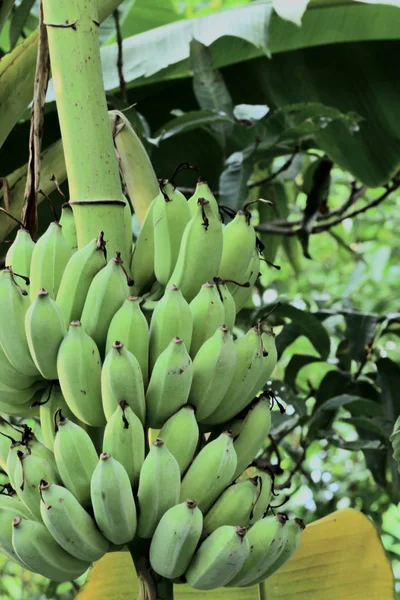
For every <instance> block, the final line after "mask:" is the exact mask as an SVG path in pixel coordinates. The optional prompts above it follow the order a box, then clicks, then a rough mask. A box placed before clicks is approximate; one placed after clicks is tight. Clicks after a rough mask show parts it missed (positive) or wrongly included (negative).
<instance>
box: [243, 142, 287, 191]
mask: <svg viewBox="0 0 400 600" xmlns="http://www.w3.org/2000/svg"><path fill="white" fill-rule="evenodd" d="M297 152H298V148H296V149H295V151H294V152H293V154H292V155H291V156H290V158H288V160H287V161H286V162H285V163H284V164H283V165H282V166H281V167H279V169H277V170H276V171H274V173H271V175H268V177H264V178H263V179H259V180H258V181H253V182H252V183H249V184H248V186H247V187H248V189H249V190H250V189H251V188H255V187H258V186H259V185H263V184H264V183H269V182H270V181H272V180H273V179H275V178H276V177H278V175H280V174H281V173H283V172H284V171H287V170H288V169H289V168H290V167H291V166H292V163H293V161H294V159H295V157H296V154H297Z"/></svg>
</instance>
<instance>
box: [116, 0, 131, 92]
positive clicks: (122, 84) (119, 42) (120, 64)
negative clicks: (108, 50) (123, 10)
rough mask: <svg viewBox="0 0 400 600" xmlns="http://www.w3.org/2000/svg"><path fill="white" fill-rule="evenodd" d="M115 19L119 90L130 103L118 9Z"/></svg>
mask: <svg viewBox="0 0 400 600" xmlns="http://www.w3.org/2000/svg"><path fill="white" fill-rule="evenodd" d="M113 17H114V21H115V30H116V33H117V46H118V58H117V69H118V78H119V89H120V91H121V98H122V100H123V101H124V102H126V103H127V102H128V95H127V93H126V82H125V79H124V72H123V50H122V41H123V38H122V32H121V26H120V23H119V11H118V8H117V9H116V10H114V12H113Z"/></svg>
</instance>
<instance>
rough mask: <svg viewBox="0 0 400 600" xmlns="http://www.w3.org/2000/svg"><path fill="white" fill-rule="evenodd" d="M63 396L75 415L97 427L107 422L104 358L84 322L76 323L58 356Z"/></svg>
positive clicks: (62, 344)
mask: <svg viewBox="0 0 400 600" xmlns="http://www.w3.org/2000/svg"><path fill="white" fill-rule="evenodd" d="M57 372H58V378H59V382H60V387H61V391H62V394H63V396H64V398H65V401H66V403H67V404H68V406H69V408H70V409H71V410H72V412H73V413H74V415H76V416H77V417H78V419H80V420H81V421H83V422H84V423H87V424H88V425H92V426H93V427H101V426H102V425H104V424H105V422H106V419H105V416H104V412H103V406H102V401H101V358H100V353H99V350H98V348H97V346H96V343H95V341H94V340H93V339H92V338H91V337H90V336H89V335H88V334H87V333H86V331H85V330H84V328H83V327H82V324H81V323H80V321H72V323H71V325H70V327H69V329H68V332H67V335H66V336H65V338H64V339H63V341H62V343H61V346H60V349H59V351H58V355H57Z"/></svg>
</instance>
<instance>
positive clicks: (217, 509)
mask: <svg viewBox="0 0 400 600" xmlns="http://www.w3.org/2000/svg"><path fill="white" fill-rule="evenodd" d="M259 487H260V484H259V479H258V477H250V478H249V479H244V480H243V481H239V482H238V483H234V484H232V485H230V486H229V487H228V488H226V490H225V491H224V492H223V494H221V496H220V497H219V498H218V500H217V501H216V503H215V504H214V505H213V506H212V507H211V508H210V510H209V511H208V512H207V514H206V515H205V517H204V533H205V534H206V535H209V534H210V533H212V532H213V531H215V530H216V529H218V527H222V526H223V525H235V524H236V525H240V527H248V525H249V522H250V518H251V514H252V511H253V507H254V505H255V503H256V501H257V496H258V494H259Z"/></svg>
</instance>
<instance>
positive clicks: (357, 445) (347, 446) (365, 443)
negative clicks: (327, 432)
mask: <svg viewBox="0 0 400 600" xmlns="http://www.w3.org/2000/svg"><path fill="white" fill-rule="evenodd" d="M327 440H328V441H329V443H330V444H332V445H333V446H336V448H341V449H342V450H350V451H352V452H358V451H359V450H379V449H381V448H382V442H380V441H379V440H362V439H359V440H353V441H350V442H348V441H346V440H341V439H337V438H335V437H331V436H329V437H328V438H327Z"/></svg>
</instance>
